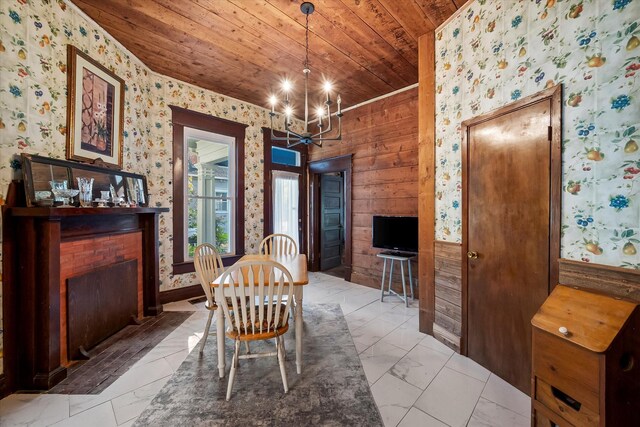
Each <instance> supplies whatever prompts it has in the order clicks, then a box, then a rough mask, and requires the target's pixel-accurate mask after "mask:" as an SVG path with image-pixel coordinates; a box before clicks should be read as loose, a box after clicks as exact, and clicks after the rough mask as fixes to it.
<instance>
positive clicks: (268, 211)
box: [262, 127, 309, 253]
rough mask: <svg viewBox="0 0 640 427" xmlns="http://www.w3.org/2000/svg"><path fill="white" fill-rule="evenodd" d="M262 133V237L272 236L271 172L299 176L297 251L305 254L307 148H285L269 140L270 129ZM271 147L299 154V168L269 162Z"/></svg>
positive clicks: (304, 146)
mask: <svg viewBox="0 0 640 427" xmlns="http://www.w3.org/2000/svg"><path fill="white" fill-rule="evenodd" d="M262 133H263V142H264V144H263V150H264V151H263V156H264V157H263V159H264V169H263V174H262V175H263V183H262V188H263V197H264V200H263V206H262V214H263V230H262V237H263V238H265V237H267V236H269V235H271V234H273V185H272V183H273V174H272V173H271V172H273V171H274V170H281V171H286V172H293V173H297V174H300V183H299V186H298V191H299V200H300V206H298V209H300V217H301V218H302V231H301V232H300V247H299V248H298V251H299V252H300V253H306V249H307V221H306V218H307V203H306V201H307V194H306V191H307V174H306V173H305V166H306V163H307V158H308V155H309V153H308V148H307V146H306V145H304V144H300V145H298V146H296V147H291V148H287V143H286V142H284V141H272V140H271V129H270V128H265V127H263V128H262ZM274 134H275V135H276V136H286V134H285V133H283V132H278V131H274ZM271 147H280V148H287V149H288V150H293V151H297V152H298V153H300V166H298V167H293V166H286V165H280V164H277V163H273V162H272V161H271Z"/></svg>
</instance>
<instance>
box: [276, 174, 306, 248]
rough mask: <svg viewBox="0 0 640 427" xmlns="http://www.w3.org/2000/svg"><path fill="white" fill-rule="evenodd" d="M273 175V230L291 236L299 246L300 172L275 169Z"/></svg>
mask: <svg viewBox="0 0 640 427" xmlns="http://www.w3.org/2000/svg"><path fill="white" fill-rule="evenodd" d="M272 176H273V181H272V186H273V232H274V233H279V234H286V235H287V236H291V237H292V238H293V240H294V241H295V242H296V245H297V246H298V248H299V247H300V239H299V228H300V227H301V224H299V223H298V222H299V221H300V213H299V210H300V209H299V203H300V196H299V192H300V174H298V173H295V172H286V171H280V170H274V171H273V172H272Z"/></svg>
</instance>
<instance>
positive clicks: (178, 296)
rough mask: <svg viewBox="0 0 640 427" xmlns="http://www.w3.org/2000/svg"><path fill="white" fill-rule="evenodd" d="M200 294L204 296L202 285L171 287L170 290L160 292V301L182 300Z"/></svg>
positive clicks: (165, 302)
mask: <svg viewBox="0 0 640 427" xmlns="http://www.w3.org/2000/svg"><path fill="white" fill-rule="evenodd" d="M200 296H204V291H203V290H202V286H200V285H193V286H186V287H184V288H178V289H171V290H170V291H164V292H160V303H161V304H167V303H170V302H174V301H182V300H186V299H189V298H195V297H200Z"/></svg>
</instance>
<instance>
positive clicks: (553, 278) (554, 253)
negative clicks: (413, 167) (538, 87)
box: [460, 85, 562, 356]
mask: <svg viewBox="0 0 640 427" xmlns="http://www.w3.org/2000/svg"><path fill="white" fill-rule="evenodd" d="M545 100H550V101H551V102H550V104H551V111H550V112H549V113H550V116H551V127H550V130H549V133H550V134H549V143H550V144H549V154H550V160H551V162H550V171H549V172H550V180H549V185H550V189H549V202H550V205H549V216H550V218H549V228H550V230H549V284H550V289H549V290H548V292H549V293H550V292H551V291H552V290H553V288H554V287H555V286H556V284H557V283H558V279H559V259H560V220H561V219H560V205H561V201H562V85H556V86H553V87H551V88H549V89H545V90H543V91H541V92H538V93H536V94H534V95H531V96H528V97H526V98H523V99H521V100H519V101H516V102H512V103H510V104H507V105H505V106H504V107H501V108H498V109H497V110H494V111H491V112H489V113H486V114H482V115H480V116H476V117H473V118H471V119H469V120H465V121H463V122H462V124H461V127H462V245H461V246H462V250H461V252H460V256H461V259H462V284H461V285H462V289H461V291H462V325H461V326H462V333H461V337H460V354H462V355H465V356H466V355H467V354H468V348H467V337H468V333H469V324H468V318H467V315H468V312H467V311H468V307H469V301H468V296H469V292H468V286H469V284H468V264H467V252H468V250H469V246H468V245H469V240H468V238H469V234H468V233H469V192H468V185H469V181H468V180H469V128H470V127H471V126H474V125H477V124H480V123H483V122H486V121H488V120H492V119H495V118H496V117H500V116H503V115H505V114H508V113H511V112H513V111H517V110H521V109H523V108H526V107H528V106H530V105H532V104H536V103H538V102H541V101H545Z"/></svg>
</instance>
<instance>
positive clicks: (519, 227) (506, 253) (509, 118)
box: [463, 98, 557, 393]
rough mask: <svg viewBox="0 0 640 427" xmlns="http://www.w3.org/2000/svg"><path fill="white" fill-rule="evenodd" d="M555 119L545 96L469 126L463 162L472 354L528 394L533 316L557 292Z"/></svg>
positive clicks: (468, 336) (468, 335) (468, 333)
mask: <svg viewBox="0 0 640 427" xmlns="http://www.w3.org/2000/svg"><path fill="white" fill-rule="evenodd" d="M505 110H506V111H505ZM551 121H552V100H551V98H545V99H543V100H540V101H537V102H533V103H531V104H529V105H527V106H524V107H521V106H518V107H517V108H514V109H508V108H507V109H503V110H500V112H498V113H497V114H495V115H492V116H490V117H489V118H487V119H486V120H481V121H478V122H475V123H471V124H467V134H466V138H467V139H466V146H465V151H466V152H465V154H466V157H465V159H464V164H463V181H464V183H463V191H465V185H466V191H465V194H466V200H465V201H466V207H465V209H464V211H463V234H464V235H465V236H466V239H464V240H465V242H464V243H463V253H465V255H466V266H464V267H463V270H464V271H463V289H466V322H465V328H466V334H465V337H464V339H465V343H466V353H467V355H468V356H469V357H470V358H472V359H473V360H475V361H477V362H478V363H480V364H481V365H483V366H484V367H486V368H488V369H489V370H491V371H492V372H494V373H495V374H497V375H498V376H500V377H501V378H503V379H505V380H506V381H508V382H509V383H511V384H513V385H514V386H516V387H517V388H519V389H520V390H522V391H524V392H525V393H529V389H530V372H531V323H530V322H531V318H532V317H533V315H534V314H535V313H536V311H537V310H538V308H539V307H540V305H542V303H543V302H544V300H545V299H546V297H547V296H548V294H549V292H550V263H551V261H550V260H551V259H552V256H551V255H552V254H551V252H554V249H553V247H555V245H551V244H550V242H551V240H552V238H557V236H556V235H555V233H553V232H552V231H551V230H552V222H554V221H555V220H554V216H553V215H552V211H553V208H552V203H551V200H552V196H554V195H555V190H554V191H552V190H551V187H552V186H551V184H552V181H554V179H553V177H552V173H551V170H552V163H554V162H555V161H554V160H553V159H552V146H553V144H552V143H551V139H552V137H551V135H552V131H551V130H552V128H551V124H552V123H551ZM465 174H466V176H465ZM552 193H553V194H552ZM554 256H556V255H554ZM556 259H557V256H556ZM465 282H466V283H465Z"/></svg>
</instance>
